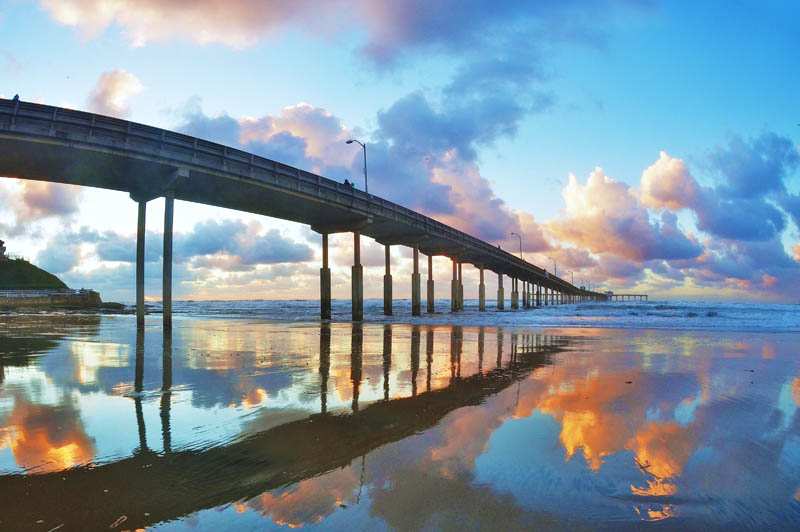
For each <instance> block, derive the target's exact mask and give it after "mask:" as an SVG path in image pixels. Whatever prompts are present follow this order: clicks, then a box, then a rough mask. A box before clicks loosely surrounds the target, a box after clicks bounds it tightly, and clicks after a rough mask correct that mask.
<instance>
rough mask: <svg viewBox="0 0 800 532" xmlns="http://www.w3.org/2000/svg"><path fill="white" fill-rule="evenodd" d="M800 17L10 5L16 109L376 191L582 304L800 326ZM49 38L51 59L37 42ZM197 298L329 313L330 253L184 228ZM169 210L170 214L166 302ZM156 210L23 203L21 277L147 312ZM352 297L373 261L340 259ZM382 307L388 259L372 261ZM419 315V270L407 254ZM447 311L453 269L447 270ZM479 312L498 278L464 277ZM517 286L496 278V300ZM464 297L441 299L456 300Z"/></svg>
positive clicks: (50, 188)
mask: <svg viewBox="0 0 800 532" xmlns="http://www.w3.org/2000/svg"><path fill="white" fill-rule="evenodd" d="M797 20H800V5H799V4H797V3H796V2H790V1H786V2H777V1H767V2H754V1H753V2H744V1H737V2H704V3H702V5H697V3H694V2H681V1H675V2H659V1H656V0H620V1H612V0H585V1H578V0H569V1H564V2H558V3H555V2H502V1H501V2H497V1H494V2H488V1H483V0H460V1H456V0H440V1H437V2H425V1H422V0H405V1H402V2H390V1H384V0H371V1H370V0H351V1H349V2H345V1H343V0H330V1H328V2H325V3H319V2H312V1H310V0H299V1H295V2H291V3H289V2H276V1H268V0H226V1H225V2H222V1H220V0H198V1H195V2H192V3H181V2H174V1H170V0H39V1H34V0H0V95H1V96H4V97H11V96H13V95H14V94H19V95H20V97H21V98H22V99H23V100H26V101H36V102H42V103H47V104H52V105H60V106H65V107H71V108H76V109H83V110H88V111H93V112H98V113H102V114H107V115H113V116H119V117H123V118H126V119H130V120H133V121H137V122H142V123H147V124H152V125H155V126H159V127H164V128H168V129H172V130H178V131H183V132H186V133H190V134H193V135H197V136H200V137H203V138H208V139H210V140H214V141H217V142H222V143H224V144H228V145H231V146H236V147H240V148H242V149H245V150H247V151H251V152H254V153H257V154H259V155H263V156H266V157H270V158H273V159H276V160H279V161H281V162H284V163H288V164H292V165H295V166H298V167H300V168H303V169H306V170H309V171H314V172H318V173H321V174H322V175H325V176H327V177H330V178H333V179H337V180H341V181H343V180H344V179H350V180H352V181H353V182H355V184H356V185H357V186H359V187H361V186H363V179H362V175H361V153H360V152H359V151H358V147H357V146H356V145H355V144H351V145H347V144H345V140H347V139H348V138H351V137H354V138H358V139H361V140H363V141H364V142H366V143H367V145H368V153H369V161H368V165H369V175H370V191H371V192H372V193H375V194H378V195H380V196H382V197H385V198H387V199H391V200H393V201H395V202H397V203H400V204H402V205H405V206H407V207H410V208H413V209H415V210H418V211H420V212H423V213H425V214H427V215H429V216H432V217H434V218H436V219H438V220H441V221H443V222H445V223H448V224H451V225H453V226H455V227H457V228H459V229H461V230H464V231H466V232H468V233H470V234H473V235H475V236H477V237H480V238H483V239H485V240H487V241H490V242H492V243H496V244H498V245H501V246H502V247H503V248H504V249H507V250H509V251H517V250H518V247H519V243H518V242H517V240H516V237H511V236H510V233H511V232H515V233H519V234H521V235H522V237H523V250H522V251H523V253H524V254H525V258H526V259H527V260H529V261H532V262H534V263H536V264H538V265H540V266H541V267H545V268H547V269H548V270H550V271H552V270H553V269H554V268H557V270H558V273H559V274H560V275H562V276H565V277H567V278H568V279H574V281H575V284H581V285H587V284H590V285H591V286H592V287H596V288H599V289H610V290H614V291H617V292H646V293H649V294H651V295H652V296H653V297H657V298H667V299H698V298H702V299H732V300H761V301H776V302H792V303H794V302H797V301H799V300H800V234H799V233H798V223H800V148H799V147H798V142H800V140H799V139H800V109H798V105H797V102H798V99H797V96H796V95H797V87H798V86H800V24H798V23H797ZM32 36H36V38H32ZM175 212H176V215H175V231H176V235H175V241H176V244H175V245H176V257H175V260H176V264H175V269H174V274H175V294H176V296H177V297H179V298H185V299H251V298H259V299H315V298H317V297H318V291H319V280H318V271H319V263H320V257H321V251H320V237H319V235H317V234H315V233H313V232H311V231H310V229H309V228H308V227H304V226H301V225H298V224H294V223H291V222H286V221H283V220H276V219H269V218H265V217H258V216H255V215H248V214H243V213H238V212H235V211H228V210H224V209H218V208H212V207H208V206H201V205H195V204H190V203H186V202H177V204H176V211H175ZM162 216H163V200H154V201H152V202H150V203H149V204H148V221H147V228H148V234H147V261H148V263H147V284H146V294H147V297H148V298H149V299H154V300H157V299H160V278H161V235H162V227H161V225H162ZM135 229H136V205H135V203H134V202H133V201H132V200H131V199H130V198H129V197H128V196H127V195H125V194H122V193H119V192H111V191H104V190H98V189H90V188H86V187H71V186H66V185H56V184H49V183H40V182H32V181H20V180H17V179H13V176H11V177H9V178H0V239H3V240H5V241H6V246H7V247H8V249H9V252H10V253H12V254H14V255H18V256H23V257H25V258H28V259H29V260H31V261H33V262H34V263H36V264H38V265H40V266H42V267H44V268H46V269H48V270H49V271H51V272H53V273H56V274H58V275H59V276H60V277H61V278H62V279H64V280H65V281H66V282H67V283H68V284H69V285H70V286H72V287H74V288H80V287H86V288H94V289H97V290H99V291H100V292H101V293H102V295H103V297H104V299H106V300H119V301H131V300H132V299H133V288H134V271H133V264H132V261H133V260H134V239H135ZM331 244H332V246H333V249H332V252H331V254H332V260H333V296H334V297H336V298H345V297H349V291H350V278H349V277H350V276H349V267H350V265H351V262H352V243H351V238H350V236H349V235H346V234H342V235H336V236H335V237H332V239H331ZM362 253H363V256H364V265H365V267H366V271H365V296H366V297H379V296H380V295H381V294H382V275H383V250H382V249H380V246H378V245H377V244H376V243H374V242H372V241H371V240H370V239H368V238H365V239H362ZM392 262H393V264H392V267H393V274H394V284H395V287H394V292H395V294H396V297H408V295H409V293H410V274H411V264H410V250H409V249H406V248H402V247H400V246H396V247H393V248H392ZM434 270H435V278H436V280H437V281H440V282H438V283H437V295H441V296H442V297H444V296H445V295H446V294H447V292H448V291H449V284H448V282H447V280H448V278H449V275H450V270H449V265H448V264H447V259H445V258H443V257H437V258H436V259H435V261H434ZM464 273H465V297H475V296H476V294H477V271H476V270H475V269H474V268H472V267H466V268H465V272H464ZM495 285H496V276H491V275H490V276H488V280H487V293H488V294H493V293H494V286H495ZM440 291H441V294H439V292H440Z"/></svg>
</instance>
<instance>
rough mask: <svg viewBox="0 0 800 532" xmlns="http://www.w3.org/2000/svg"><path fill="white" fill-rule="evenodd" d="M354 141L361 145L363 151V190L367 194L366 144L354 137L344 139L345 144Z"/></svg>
mask: <svg viewBox="0 0 800 532" xmlns="http://www.w3.org/2000/svg"><path fill="white" fill-rule="evenodd" d="M354 142H355V143H356V144H358V145H359V146H361V151H363V152H364V192H366V193H367V194H369V185H368V183H367V145H366V144H364V143H363V142H361V141H360V140H356V139H349V140H347V141H345V143H346V144H352V143H354Z"/></svg>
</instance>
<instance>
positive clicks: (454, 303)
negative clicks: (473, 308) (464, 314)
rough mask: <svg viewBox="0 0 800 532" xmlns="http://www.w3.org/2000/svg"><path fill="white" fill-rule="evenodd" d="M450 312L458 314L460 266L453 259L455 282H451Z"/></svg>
mask: <svg viewBox="0 0 800 532" xmlns="http://www.w3.org/2000/svg"><path fill="white" fill-rule="evenodd" d="M450 312H458V264H456V259H453V280H452V281H450Z"/></svg>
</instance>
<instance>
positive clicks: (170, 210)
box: [161, 192, 175, 330]
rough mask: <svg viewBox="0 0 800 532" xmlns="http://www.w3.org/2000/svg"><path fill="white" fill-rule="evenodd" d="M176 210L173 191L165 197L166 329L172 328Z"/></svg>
mask: <svg viewBox="0 0 800 532" xmlns="http://www.w3.org/2000/svg"><path fill="white" fill-rule="evenodd" d="M174 210H175V198H173V196H172V192H169V193H168V194H167V195H166V196H165V197H164V252H163V256H164V260H163V279H162V282H161V306H162V317H163V318H164V329H165V330H166V329H170V328H172V218H173V214H174Z"/></svg>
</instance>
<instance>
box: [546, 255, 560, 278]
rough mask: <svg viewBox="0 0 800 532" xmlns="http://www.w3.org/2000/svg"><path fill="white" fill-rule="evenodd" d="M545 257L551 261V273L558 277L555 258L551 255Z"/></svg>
mask: <svg viewBox="0 0 800 532" xmlns="http://www.w3.org/2000/svg"><path fill="white" fill-rule="evenodd" d="M547 258H548V259H550V260H552V261H553V275H555V276H556V277H558V264H556V260H555V259H554V258H553V257H547Z"/></svg>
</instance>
